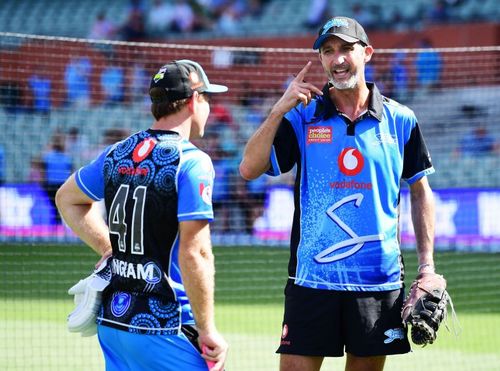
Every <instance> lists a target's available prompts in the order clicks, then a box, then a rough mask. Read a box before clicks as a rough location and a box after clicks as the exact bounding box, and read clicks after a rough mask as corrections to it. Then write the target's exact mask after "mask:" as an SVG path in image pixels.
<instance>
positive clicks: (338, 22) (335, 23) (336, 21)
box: [321, 18, 349, 35]
mask: <svg viewBox="0 0 500 371" xmlns="http://www.w3.org/2000/svg"><path fill="white" fill-rule="evenodd" d="M332 27H345V28H349V23H348V22H347V21H346V20H345V19H342V18H333V19H330V20H329V21H328V22H326V24H325V25H324V26H323V31H321V34H322V35H324V34H326V33H327V32H328V30H329V29H330V28H332Z"/></svg>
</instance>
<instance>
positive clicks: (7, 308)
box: [0, 245, 500, 371]
mask: <svg viewBox="0 0 500 371" xmlns="http://www.w3.org/2000/svg"><path fill="white" fill-rule="evenodd" d="M215 255H216V268H217V276H216V277H217V282H216V284H217V291H216V300H217V306H216V315H217V323H218V327H219V329H220V330H221V332H223V333H224V335H225V336H226V338H227V339H228V341H229V343H230V346H231V348H230V354H229V359H228V364H227V370H229V371H231V370H239V371H240V370H243V371H245V370H277V369H278V356H277V355H276V354H275V353H274V352H275V349H276V347H277V344H278V341H279V335H280V330H281V317H282V301H283V286H284V283H285V281H286V276H287V275H286V265H287V259H288V250H287V249H284V248H264V247H259V248H256V247H255V248H252V247H231V248H228V247H218V248H217V247H216V248H215ZM404 257H405V261H406V266H407V271H408V272H409V273H408V274H407V276H408V280H409V281H408V283H409V282H410V281H411V279H413V277H414V272H415V267H416V258H415V254H414V253H410V252H405V253H404ZM95 261H96V256H95V255H93V253H92V252H91V251H90V250H88V249H87V248H85V247H84V246H63V245H61V246H38V245H33V246H27V245H18V246H1V247H0V282H1V284H0V370H102V369H103V361H102V356H101V352H100V349H99V345H98V341H97V338H96V337H91V338H82V337H80V336H79V335H77V334H71V333H69V332H68V331H67V330H66V327H65V326H66V323H65V320H66V316H67V314H68V313H69V312H70V311H71V310H72V308H73V305H72V301H71V297H70V296H68V295H67V294H66V291H67V289H68V288H69V287H70V286H71V285H72V284H73V283H74V282H76V281H77V280H78V279H80V278H82V277H83V276H84V275H86V274H88V273H89V272H90V270H91V267H92V266H93V264H94V263H95ZM436 262H437V265H438V267H439V271H440V272H441V273H443V274H444V275H445V276H446V278H447V280H448V285H449V291H450V294H451V295H452V297H453V301H454V304H455V309H456V311H457V314H458V318H459V321H460V325H461V333H460V335H458V336H455V335H454V334H453V332H448V331H447V330H446V329H445V328H444V327H443V328H442V329H441V330H440V332H439V336H438V339H437V341H436V342H435V343H434V344H433V345H430V346H428V347H426V348H423V349H422V348H418V347H414V351H413V352H412V353H411V354H408V355H402V356H394V357H389V358H388V360H387V364H386V370H389V371H390V370H415V371H421V370H426V371H438V370H439V371H440V370H445V369H447V368H450V367H452V368H453V371H465V370H500V352H499V351H498V349H499V348H500V335H499V334H498V329H500V305H499V304H500V284H499V282H500V269H499V267H500V255H498V254H465V253H462V254H460V253H438V254H436ZM451 322H452V321H451V318H449V319H448V323H449V325H451ZM343 363H344V360H343V359H342V358H340V359H328V360H326V361H325V364H324V368H323V369H325V370H341V369H343ZM417 365H418V366H417Z"/></svg>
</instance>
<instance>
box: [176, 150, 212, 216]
mask: <svg viewBox="0 0 500 371" xmlns="http://www.w3.org/2000/svg"><path fill="white" fill-rule="evenodd" d="M214 174H215V172H214V168H213V164H212V161H211V160H210V157H209V156H208V155H207V154H206V153H203V152H202V151H199V150H192V151H188V152H186V153H185V154H184V156H183V159H182V161H181V167H180V171H179V176H178V179H177V189H178V196H179V200H178V207H177V217H178V219H179V221H180V222H182V221H187V220H203V219H206V220H213V218H214V212H213V207H212V190H213V184H214V176H215V175H214Z"/></svg>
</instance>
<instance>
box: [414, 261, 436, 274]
mask: <svg viewBox="0 0 500 371" xmlns="http://www.w3.org/2000/svg"><path fill="white" fill-rule="evenodd" d="M424 268H431V269H432V271H434V270H435V269H434V265H432V264H429V263H424V264H420V265H419V266H418V268H417V273H420V271H421V270H422V269H424Z"/></svg>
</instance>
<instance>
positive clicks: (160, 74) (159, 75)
mask: <svg viewBox="0 0 500 371" xmlns="http://www.w3.org/2000/svg"><path fill="white" fill-rule="evenodd" d="M165 72H167V66H163V67H162V68H160V70H159V71H158V72H157V73H156V75H154V77H153V80H154V82H155V83H157V82H158V81H160V80H161V79H163V77H164V76H165Z"/></svg>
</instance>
